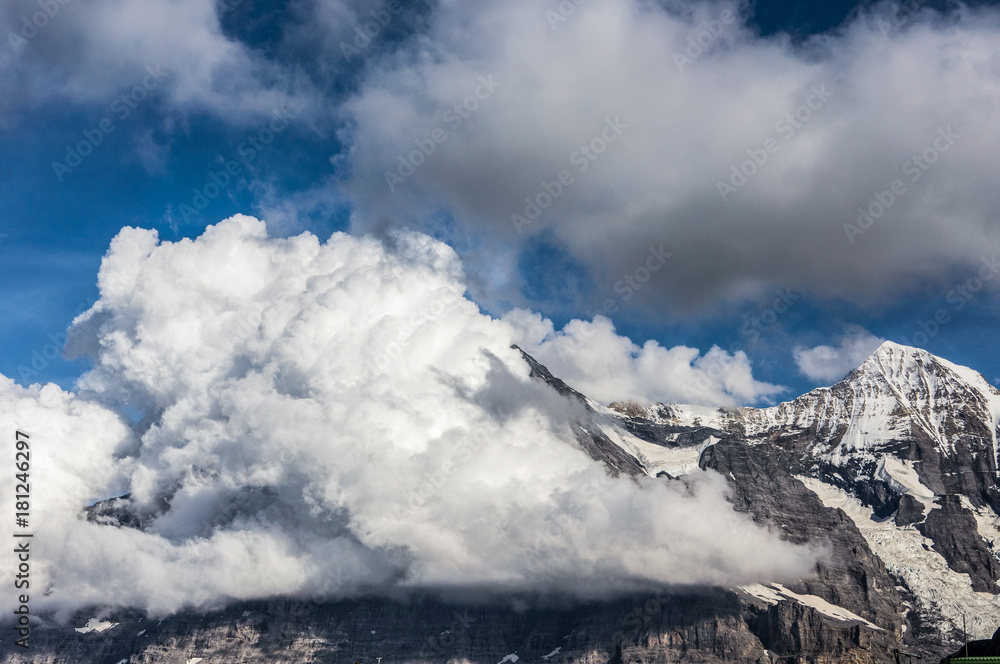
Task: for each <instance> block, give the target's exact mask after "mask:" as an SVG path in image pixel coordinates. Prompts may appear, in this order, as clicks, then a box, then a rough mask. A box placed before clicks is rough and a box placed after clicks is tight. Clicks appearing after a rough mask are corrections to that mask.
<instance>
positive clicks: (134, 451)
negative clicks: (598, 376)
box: [0, 216, 814, 613]
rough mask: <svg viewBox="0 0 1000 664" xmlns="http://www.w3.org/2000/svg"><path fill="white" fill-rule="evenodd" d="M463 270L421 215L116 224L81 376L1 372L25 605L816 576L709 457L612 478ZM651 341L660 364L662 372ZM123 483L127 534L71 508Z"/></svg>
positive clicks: (167, 607) (77, 330) (81, 334)
mask: <svg viewBox="0 0 1000 664" xmlns="http://www.w3.org/2000/svg"><path fill="white" fill-rule="evenodd" d="M463 279H464V277H463V271H462V266H461V264H460V262H459V261H458V259H457V257H456V255H455V254H454V252H453V251H452V250H451V249H450V248H449V247H447V246H446V245H444V244H442V243H440V242H438V241H436V240H433V239H431V238H429V237H427V236H424V235H420V234H416V233H397V234H395V235H394V236H393V238H392V242H391V243H390V244H383V243H381V242H379V241H376V240H374V239H372V238H356V237H351V236H348V235H344V234H336V235H334V236H332V237H331V238H330V239H329V240H328V241H327V242H325V243H321V242H320V241H319V240H318V239H317V238H316V237H314V236H312V235H309V234H303V235H300V236H297V237H292V238H288V239H275V238H270V237H268V235H267V231H266V228H265V225H264V224H263V223H262V222H260V221H257V220H256V219H253V218H250V217H243V216H237V217H234V218H232V219H229V220H227V221H224V222H222V223H219V224H217V225H215V226H212V227H209V228H208V229H207V230H206V231H205V233H204V234H203V235H202V236H201V237H199V238H197V239H195V240H182V241H179V242H162V241H160V240H159V238H158V237H157V234H156V233H155V232H154V231H148V230H142V229H136V228H126V229H123V230H122V231H121V232H120V233H119V234H118V236H117V237H116V238H115V239H114V241H113V242H112V244H111V247H110V249H109V251H108V253H107V255H106V256H105V258H104V261H103V263H102V266H101V269H100V273H99V285H100V300H99V301H98V302H97V303H96V304H95V305H94V306H93V308H92V309H91V310H89V311H88V312H86V313H85V314H83V315H81V316H80V317H79V318H78V319H77V321H75V323H74V325H73V328H72V330H71V334H70V342H69V346H70V348H71V349H72V350H73V351H74V352H77V353H82V354H86V355H88V356H90V357H91V358H92V360H93V361H94V363H95V366H94V369H93V370H92V371H90V372H89V373H87V374H86V375H84V376H83V377H82V378H81V379H80V383H79V388H80V389H79V392H77V393H67V392H63V391H62V390H60V389H58V388H57V387H55V386H52V385H49V386H45V387H38V386H35V387H32V388H21V387H18V386H17V385H15V384H14V383H12V382H11V381H9V380H7V379H3V380H2V381H0V403H2V404H3V407H2V408H0V432H2V434H3V435H4V436H5V437H12V436H13V435H14V429H15V428H20V429H21V430H24V431H26V432H28V433H29V434H30V435H31V437H32V438H31V440H32V445H33V446H34V447H33V450H35V452H34V454H35V456H33V457H32V469H33V470H32V472H33V476H32V477H33V482H32V486H33V489H32V490H33V492H34V493H33V495H34V496H35V498H34V500H35V503H34V505H35V506H34V508H33V509H34V510H35V511H34V514H33V519H34V523H33V524H32V528H33V530H34V533H35V539H34V543H35V544H34V545H35V546H36V547H37V548H36V549H34V550H33V556H34V557H33V558H32V560H33V561H34V562H33V567H32V574H33V575H34V576H33V580H32V584H33V585H32V588H33V590H34V589H37V590H34V595H33V601H34V602H36V604H34V605H33V606H34V607H37V609H38V610H54V609H59V610H63V611H68V610H71V609H73V608H77V607H80V606H83V605H86V604H104V603H118V604H122V605H130V606H136V607H141V608H147V609H149V610H151V611H154V612H160V613H163V612H170V611H174V610H177V609H180V608H182V607H184V606H186V605H194V606H209V605H214V604H219V603H221V602H224V601H227V600H230V599H240V598H253V597H265V596H269V595H274V594H294V595H299V596H307V595H314V596H317V595H318V596H347V595H352V594H357V593H361V592H373V591H374V592H377V591H378V589H385V588H389V587H408V588H440V587H455V586H477V587H483V586H486V587H495V588H498V589H509V588H517V589H534V590H557V591H558V590H562V591H567V592H572V593H575V594H585V595H586V594H590V595H601V594H604V593H608V592H615V591H621V590H624V589H630V588H631V589H635V588H639V587H647V586H648V585H649V584H652V583H672V582H676V583H711V584H731V583H740V582H747V581H751V580H762V579H779V578H795V577H798V576H800V575H803V574H806V573H808V570H809V569H810V566H811V564H812V561H813V555H814V554H813V552H812V551H809V550H806V549H804V548H802V547H798V546H793V545H791V544H789V543H787V542H783V541H781V540H780V538H779V537H778V535H777V534H773V533H770V532H768V531H767V530H765V529H762V528H760V527H758V526H757V525H755V524H754V523H753V522H752V521H751V520H750V519H749V518H747V516H746V515H742V514H738V513H736V512H734V511H733V510H732V509H731V506H730V505H729V503H728V502H727V501H726V498H725V496H726V490H725V482H724V480H723V479H722V478H721V477H719V476H718V475H717V474H714V473H710V472H696V473H694V474H692V475H690V476H688V477H687V481H686V484H682V483H680V482H677V481H671V482H667V481H662V480H654V479H651V478H646V479H640V480H639V481H633V480H632V479H629V478H624V477H623V478H620V479H611V478H609V477H608V476H607V474H606V473H605V469H604V468H603V467H602V466H601V465H600V464H599V463H597V462H595V461H593V460H592V459H591V458H590V457H589V456H587V455H586V454H585V453H584V452H583V451H582V450H581V449H580V448H579V447H578V446H577V444H576V443H575V440H574V438H573V435H572V433H571V430H570V428H569V424H568V422H569V417H570V416H571V415H572V410H571V406H570V405H569V404H568V402H567V401H565V400H564V399H563V398H562V397H560V396H559V395H557V394H556V393H555V392H554V391H553V390H551V389H550V388H548V387H547V386H545V385H544V384H541V383H539V382H537V381H534V380H532V379H530V378H529V376H528V367H527V366H526V364H525V363H524V362H523V360H522V359H521V357H520V354H519V353H518V352H517V351H516V350H514V349H512V348H511V347H510V346H511V343H512V342H513V341H515V340H517V339H519V338H520V337H519V334H520V333H519V332H517V331H516V330H515V325H514V323H512V322H511V321H508V320H496V319H493V318H490V317H489V316H486V315H483V314H482V313H480V312H479V310H478V308H477V307H476V305H475V304H473V303H472V302H471V301H469V300H467V299H465V298H464V297H463V295H462V294H463V292H464V282H463ZM542 324H543V325H544V322H543V323H542ZM592 325H597V326H598V327H600V326H602V325H605V323H602V322H601V321H597V322H595V323H593V324H592ZM604 333H605V334H609V333H611V334H613V332H610V331H608V330H605V331H604ZM614 343H619V344H620V343H621V342H620V341H617V342H614ZM661 351H662V352H663V353H668V354H669V353H670V352H674V351H666V350H664V349H660V350H656V349H655V348H654V349H653V350H650V351H648V352H649V353H650V357H651V358H652V359H651V362H652V364H653V365H654V366H659V367H662V366H670V363H669V362H665V361H664V360H662V359H661V358H660V353H661ZM685 352H686V351H685ZM685 352H681V353H680V355H681V356H682V357H681V359H680V360H679V361H678V362H677V364H678V365H680V366H682V367H683V366H685V360H684V359H683V357H684V356H685ZM727 361H729V362H734V361H735V362H736V363H737V364H738V363H739V359H738V358H735V359H734V358H728V360H727ZM687 364H690V361H688V362H687ZM694 365H695V366H696V367H697V362H695V363H694ZM640 368H641V367H640ZM644 380H645V379H644ZM744 381H745V379H744ZM738 383H739V381H736V382H735V383H733V384H732V385H730V387H728V388H726V389H729V390H730V392H731V393H736V392H738V391H739V390H740V389H742V390H747V389H753V388H752V387H747V384H744V385H743V386H742V387H740V386H739V385H738ZM718 389H722V388H721V387H720V388H718ZM757 389H759V388H757ZM123 412H128V413H130V414H135V415H134V418H133V419H138V420H139V421H137V422H136V423H135V424H134V425H131V424H130V423H129V422H130V420H129V418H126V417H124V416H123V415H121V414H120V413H123ZM124 493H130V494H131V497H130V498H129V499H128V500H124V501H120V502H122V503H126V504H129V505H131V507H130V508H129V511H128V514H129V515H130V518H131V519H133V520H135V521H136V522H138V523H140V524H141V526H142V527H141V528H135V527H117V526H116V525H114V524H110V523H95V522H89V521H86V520H84V519H81V518H80V510H81V509H82V508H83V507H85V506H86V505H88V504H90V503H92V502H94V501H96V500H98V499H102V498H107V497H110V496H115V495H121V494H124ZM12 495H13V494H12V493H11V492H6V493H5V494H4V495H3V496H2V497H0V509H2V510H3V511H4V513H7V514H10V513H12V512H13V505H12V502H11V501H12V500H13V498H12ZM733 541H739V542H741V546H740V547H738V548H734V547H732V546H731V542H733ZM12 565H13V562H12V556H6V557H3V558H0V574H2V575H4V576H5V577H7V578H10V577H11V574H12V573H13V570H12V567H11V566H12ZM5 601H6V600H5Z"/></svg>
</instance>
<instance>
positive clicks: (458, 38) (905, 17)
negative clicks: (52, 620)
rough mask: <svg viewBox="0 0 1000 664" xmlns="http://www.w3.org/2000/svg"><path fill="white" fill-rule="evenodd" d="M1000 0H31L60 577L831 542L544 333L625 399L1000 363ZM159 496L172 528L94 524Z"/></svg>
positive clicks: (49, 596)
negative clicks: (908, 351) (692, 459)
mask: <svg viewBox="0 0 1000 664" xmlns="http://www.w3.org/2000/svg"><path fill="white" fill-rule="evenodd" d="M998 33H1000V9H997V8H995V7H994V6H993V5H991V4H958V3H954V4H948V5H943V4H942V5H936V4H934V3H931V2H926V3H920V2H913V3H909V4H907V3H904V4H903V5H895V4H889V3H876V4H860V5H859V4H854V3H825V4H823V5H822V6H821V7H817V6H815V4H814V3H810V4H806V3H801V4H795V3H779V2H757V3H752V2H751V3H737V2H727V1H720V2H691V3H681V2H671V1H669V0H664V1H662V2H654V1H653V0H616V1H611V0H585V1H583V0H561V1H556V0H541V1H538V0H482V1H479V2H459V1H457V0H441V1H439V2H415V3H403V2H397V0H388V1H387V0H356V1H347V0H288V1H286V2H257V1H255V0H222V1H221V2H215V1H210V0H90V1H87V2H85V1H84V0H14V1H11V2H8V3H6V4H5V5H4V7H3V9H2V10H0V36H2V43H0V278H2V280H3V284H4V288H3V289H2V291H0V314H2V315H0V334H2V339H3V345H2V346H0V374H2V377H0V430H2V431H7V430H10V429H12V428H14V427H17V426H24V423H25V422H27V423H29V424H30V427H31V429H32V436H35V437H37V440H40V441H49V442H50V443H51V444H48V445H46V444H41V445H39V446H38V448H36V449H37V450H38V451H37V457H34V458H35V461H34V462H33V463H34V464H35V467H36V468H37V471H34V472H37V473H38V475H37V476H36V478H35V481H37V482H40V483H41V486H58V487H60V491H59V492H43V493H41V494H39V496H38V497H37V499H36V505H37V510H38V512H39V523H40V525H39V526H38V528H39V530H38V533H39V541H40V542H48V544H40V545H39V546H40V547H41V548H40V550H39V551H38V556H39V560H41V561H42V569H41V570H40V574H41V578H42V579H43V585H44V586H45V587H46V589H47V591H51V592H46V595H45V599H40V600H39V601H40V602H42V603H43V604H44V607H45V608H47V609H51V610H54V611H60V610H64V611H71V610H73V609H74V608H76V607H79V606H83V605H88V604H92V603H94V602H96V601H100V598H102V597H107V596H109V595H110V596H114V597H118V598H120V601H121V602H123V603H125V604H128V605H131V606H139V607H143V608H146V609H148V610H150V611H153V612H160V613H169V612H171V611H174V610H177V609H178V608H180V607H182V606H184V605H185V603H188V604H191V603H193V604H196V605H200V606H210V605H213V603H218V602H221V601H225V600H227V599H232V598H252V597H267V596H271V595H275V594H308V593H310V592H315V593H326V594H335V595H340V596H346V595H351V594H357V593H359V592H364V590H365V589H366V588H372V587H377V588H383V589H384V588H387V587H412V586H421V587H432V586H433V587H441V586H464V587H470V586H471V587H479V586H483V585H487V586H497V587H502V588H515V589H517V588H535V589H562V590H564V591H570V592H579V589H580V588H584V589H592V592H593V593H595V594H601V593H603V592H606V591H609V589H611V588H617V589H622V588H624V589H635V588H639V587H648V585H649V584H650V583H653V584H663V583H677V582H699V583H716V584H725V583H742V582H747V581H752V580H757V581H759V580H775V579H780V578H785V577H786V576H791V577H795V575H796V574H798V573H799V572H803V571H804V570H806V569H808V568H809V566H810V565H811V564H812V563H813V562H814V561H815V558H816V556H817V555H819V553H818V552H816V551H807V550H804V549H803V548H802V547H796V546H792V545H791V544H789V543H787V542H784V541H781V540H780V538H779V537H778V536H777V535H776V534H774V533H769V532H767V531H765V530H764V529H761V528H759V527H757V526H755V525H753V524H752V523H751V522H750V521H749V520H748V519H747V518H746V517H745V516H740V515H737V514H736V513H734V512H733V511H732V510H731V509H729V507H728V503H726V500H725V485H724V482H723V481H722V480H721V479H720V478H718V477H717V476H715V475H713V474H711V473H707V472H694V473H692V475H691V476H690V477H688V476H686V477H685V479H683V480H680V481H678V482H679V483H678V482H653V481H642V482H634V483H633V482H630V481H625V480H623V481H621V482H610V481H609V480H608V479H607V478H606V476H605V474H604V472H603V469H602V468H601V467H600V466H599V465H597V464H594V463H593V462H592V460H590V459H589V458H588V457H586V455H585V454H584V453H583V452H582V451H580V450H579V449H577V448H576V447H574V446H573V444H572V433H571V431H570V429H569V428H568V427H569V424H568V422H570V421H571V419H572V417H573V415H574V413H573V411H572V408H571V406H570V405H568V404H567V403H566V402H565V401H563V400H561V399H558V398H556V397H555V396H554V395H553V394H552V393H551V391H548V390H545V389H543V387H541V386H539V385H538V384H537V383H534V382H532V381H531V379H530V378H529V376H528V369H527V366H526V365H525V363H524V362H522V361H521V359H520V356H519V355H518V353H517V352H516V351H514V350H512V349H511V345H512V344H517V345H519V346H521V347H522V348H524V349H525V350H526V351H528V352H530V353H531V354H533V355H534V356H536V357H537V358H538V359H539V360H540V361H541V362H542V363H543V364H546V365H547V366H549V368H550V369H551V370H552V371H553V373H554V374H555V375H557V376H560V377H562V378H563V379H565V380H566V381H567V382H568V383H569V384H570V385H572V386H574V387H576V388H577V389H579V390H581V391H582V392H584V393H585V394H587V395H589V396H591V397H592V398H594V399H595V400H597V401H600V402H603V403H609V402H611V401H615V400H624V399H631V400H635V401H639V402H644V403H652V402H656V401H674V402H683V403H695V404H703V405H719V406H737V405H755V404H756V405H763V404H768V403H775V402H777V401H780V400H783V399H790V398H794V397H795V396H797V395H798V394H801V393H803V392H805V391H806V390H808V389H811V388H813V387H815V386H819V385H829V384H832V383H833V382H835V381H837V380H839V379H840V378H841V377H843V376H844V375H845V374H846V373H848V372H849V371H850V370H852V369H853V368H855V367H857V366H858V365H860V364H861V363H862V361H863V360H864V359H865V357H867V355H868V354H870V353H871V352H872V351H873V350H874V349H875V348H876V347H877V346H878V345H879V344H880V343H882V341H883V340H886V339H890V340H892V341H896V342H898V343H903V344H910V345H914V346H919V347H923V348H926V349H927V350H929V351H931V352H933V353H936V354H938V355H941V356H942V357H945V358H947V359H949V360H951V361H953V362H956V363H958V364H964V365H967V366H971V367H973V368H975V369H977V370H979V371H980V372H982V373H983V374H984V375H985V376H986V377H987V379H988V380H990V381H992V382H994V383H1000V353H998V351H997V349H996V345H995V344H994V343H993V342H994V340H995V330H996V320H997V311H998V288H997V285H998V283H1000V279H998V278H997V273H998V272H1000V263H998V258H997V256H998V243H997V239H998V230H1000V227H998V223H997V219H996V210H997V209H1000V206H998V203H1000V200H998V196H1000V187H998V186H996V185H997V183H996V179H997V175H996V173H997V172H998V171H997V169H996V168H995V160H996V155H997V154H1000V113H997V110H998V105H1000V57H998V53H997V51H998V49H1000V39H998V36H1000V35H998ZM567 441H569V444H567ZM125 493H129V494H131V498H129V501H130V503H129V505H130V508H129V509H131V510H134V513H135V516H136V518H138V519H140V520H143V523H144V524H145V525H144V529H142V530H139V529H134V528H108V527H106V526H102V525H100V524H94V523H91V522H88V521H84V520H81V519H80V518H79V510H80V508H81V506H82V505H88V504H91V503H94V502H95V501H98V500H103V499H107V498H109V497H112V496H119V495H122V494H125ZM12 500H13V498H12V497H11V496H10V495H7V494H5V496H4V497H3V498H2V499H0V507H3V509H4V510H8V509H9V511H14V510H13V506H12V504H9V503H11V501H12ZM720 532H724V533H727V536H726V537H724V538H720V537H719V536H718V535H719V533H720ZM539 533H541V534H542V535H539ZM546 533H547V535H546ZM543 535H544V536H543ZM539 538H541V539H539ZM735 538H738V539H740V540H741V541H746V542H749V543H752V544H748V548H749V549H751V550H754V551H756V552H757V554H758V555H753V556H748V555H745V553H744V552H733V551H727V550H726V548H725V546H724V544H725V542H727V541H730V540H731V539H735ZM70 543H72V544H70ZM84 544H85V545H84ZM81 551H83V552H84V553H83V554H81V553H80V552H81ZM109 561H111V562H109ZM331 561H336V564H335V565H334V566H333V567H331V565H332V564H333V563H331ZM706 561H708V562H706ZM3 564H4V565H9V564H10V563H8V562H5V563H3ZM109 565H112V566H113V565H118V568H119V569H127V570H128V571H127V572H125V573H122V574H116V575H115V576H114V578H110V579H109V578H108V574H107V570H108V569H109ZM0 571H2V570H0ZM602 584H603V585H602ZM574 589H576V590H574Z"/></svg>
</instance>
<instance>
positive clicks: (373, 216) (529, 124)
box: [343, 0, 1000, 312]
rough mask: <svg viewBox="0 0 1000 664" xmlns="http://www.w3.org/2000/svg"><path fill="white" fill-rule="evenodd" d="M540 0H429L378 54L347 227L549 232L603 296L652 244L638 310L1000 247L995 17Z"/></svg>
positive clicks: (872, 281) (921, 280) (941, 267)
mask: <svg viewBox="0 0 1000 664" xmlns="http://www.w3.org/2000/svg"><path fill="white" fill-rule="evenodd" d="M574 6H575V5H574ZM553 9H554V8H553V7H549V6H547V5H545V4H543V5H539V4H538V3H536V2H532V1H531V0H487V1H486V2H481V3H476V4H474V5H473V4H469V3H462V2H441V3H439V5H438V6H437V8H436V10H435V12H434V13H433V15H432V16H431V18H430V20H429V25H428V29H427V32H426V34H423V35H420V36H419V38H414V39H413V40H412V41H411V42H408V43H407V44H405V45H404V46H403V48H401V50H400V52H399V53H397V55H396V57H395V58H386V59H384V60H382V61H380V62H378V63H375V64H373V66H372V69H371V71H370V73H369V75H368V76H367V78H366V80H365V81H364V84H363V85H362V87H361V89H360V90H359V92H358V93H357V94H356V95H355V96H354V97H353V98H352V99H350V100H349V101H347V102H346V103H345V104H344V107H343V108H344V110H345V111H346V112H347V114H348V117H349V118H350V119H351V123H352V124H351V130H350V132H348V133H346V134H345V136H346V137H347V138H349V139H350V143H351V145H352V152H351V163H352V168H353V170H352V176H351V178H350V180H349V182H348V188H349V191H350V192H351V193H352V194H353V196H354V199H355V200H356V201H357V202H358V205H359V214H358V216H357V218H356V223H357V226H358V228H362V229H366V228H373V227H381V226H385V225H392V224H393V223H396V222H400V223H416V222H417V221H420V220H421V219H423V218H426V216H428V215H429V214H430V213H431V211H432V210H435V209H437V208H438V207H445V208H446V209H448V210H450V211H452V213H453V214H454V215H455V217H456V218H457V219H458V220H459V223H460V224H462V225H463V227H465V228H467V229H474V230H475V231H477V232H481V233H486V234H488V235H490V236H492V237H494V238H499V239H501V240H503V241H505V242H511V243H515V244H516V245H517V246H520V247H522V248H524V247H527V246H530V244H531V243H532V242H534V241H536V240H538V239H540V238H544V239H545V241H547V242H555V243H557V244H558V246H560V247H561V248H562V249H564V250H565V251H567V252H568V253H569V254H570V256H571V257H572V258H573V259H574V260H575V261H577V262H579V263H580V264H582V265H584V266H586V268H587V269H588V270H589V273H590V274H591V276H592V277H593V279H594V281H595V282H596V284H597V290H598V291H599V292H600V293H605V292H609V291H610V290H611V287H612V285H613V284H615V283H616V282H617V281H618V280H620V279H622V276H623V275H629V274H633V273H634V271H635V270H636V269H637V267H639V266H641V265H642V261H643V260H644V259H645V257H646V255H647V253H648V249H649V248H650V247H659V246H661V245H665V246H666V247H667V248H668V250H671V251H673V252H674V257H673V258H672V259H671V260H670V262H669V265H668V266H667V268H665V269H664V270H661V271H660V272H659V273H658V274H657V275H656V278H654V279H650V280H649V282H648V284H646V285H645V286H644V287H643V291H642V292H641V293H640V294H639V296H638V297H637V298H636V300H635V301H634V302H630V303H628V305H627V306H629V307H631V306H638V307H642V308H645V311H647V312H648V311H662V310H663V308H664V307H670V310H671V311H675V312H676V311H678V308H681V309H680V310H681V311H683V310H685V309H686V310H688V311H695V310H704V309H706V308H708V309H711V308H713V307H717V306H720V305H723V304H725V303H728V302H733V301H743V300H746V299H751V298H753V297H755V296H758V295H760V294H761V293H764V292H769V291H770V289H773V288H787V287H792V288H795V289H796V290H798V291H800V292H803V293H807V294H809V295H811V296H817V297H820V298H842V299H844V300H848V301H851V302H854V303H862V304H865V303H872V302H873V301H879V300H881V299H883V298H887V297H894V296H897V295H899V294H900V293H904V292H908V291H910V290H919V289H922V288H926V287H928V285H933V284H935V283H937V284H939V285H946V284H947V279H948V278H949V276H950V271H951V270H954V269H960V268H961V267H962V266H966V267H969V268H970V269H974V268H975V266H977V265H978V264H979V262H980V259H981V258H982V253H983V250H982V247H984V246H995V245H996V243H997V241H998V239H1000V226H998V222H997V218H996V215H995V214H993V211H994V210H995V209H996V208H997V205H998V203H1000V199H998V196H1000V194H998V192H1000V187H997V186H995V185H996V176H995V172H996V171H995V169H994V168H992V164H993V161H994V156H995V155H996V154H997V152H998V150H1000V114H998V113H997V108H998V107H1000V68H998V67H997V63H998V62H1000V52H998V44H1000V39H998V35H1000V13H998V11H997V10H996V9H995V8H975V9H972V8H966V7H956V8H954V10H953V11H952V12H951V13H950V14H949V16H948V17H942V16H940V15H938V14H936V13H935V12H934V11H933V10H930V9H920V8H916V9H912V10H908V11H902V10H899V7H898V6H897V5H892V6H890V5H889V4H882V5H878V6H875V7H873V8H870V9H864V10H861V13H859V14H857V15H855V16H854V17H853V18H851V19H850V20H848V21H847V22H846V23H845V25H844V26H842V27H841V28H839V29H838V30H836V31H834V32H831V33H829V34H824V35H820V36H816V37H813V38H812V39H810V40H808V41H806V42H805V43H803V44H797V45H794V44H792V43H791V41H790V40H789V39H787V38H786V37H783V36H781V35H776V36H773V37H768V38H761V37H760V36H758V35H757V34H755V33H754V32H753V30H751V29H750V28H748V27H747V24H746V17H745V14H744V12H743V11H742V10H741V5H740V4H738V3H735V2H718V3H716V2H701V3H695V4H690V3H684V4H683V5H682V4H680V3H672V2H666V3H653V2H640V1H638V0H634V1H629V2H618V1H612V0H591V1H590V2H587V3H586V4H584V5H580V6H578V7H576V8H575V10H574V11H573V12H570V13H568V14H566V12H562V14H565V15H562V14H560V16H561V18H560V19H557V20H555V21H553V20H552V19H551V16H549V14H552V11H550V10H553ZM692 44H694V46H692ZM481 77H484V78H486V79H488V80H491V81H494V82H495V86H494V87H495V89H493V91H492V92H490V93H489V94H486V92H487V91H486V90H485V88H483V87H482V83H481V80H482V79H481ZM456 108H457V111H456V110H455V109H456ZM456 113H460V114H463V115H464V117H458V116H457V115H456ZM449 119H450V120H453V121H452V122H449ZM435 130H439V132H440V133H438V134H437V138H438V139H440V141H437V140H433V136H432V135H433V133H434V132H435ZM427 141H431V142H430V143H428V142H427ZM418 162H419V163H418ZM400 178H402V179H403V181H402V182H401V181H400ZM394 220H395V221H394ZM404 220H406V221H404ZM484 269H485V268H484ZM508 285H509V286H510V288H511V289H513V290H516V289H517V287H518V284H517V283H516V282H511V283H510V284H508ZM594 297H595V298H596V297H597V296H594ZM603 297H604V296H603V295H601V296H600V298H601V299H603ZM599 301H600V300H599V299H595V300H594V302H590V303H589V304H590V306H595V303H598V304H599ZM636 303H638V304H636Z"/></svg>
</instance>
